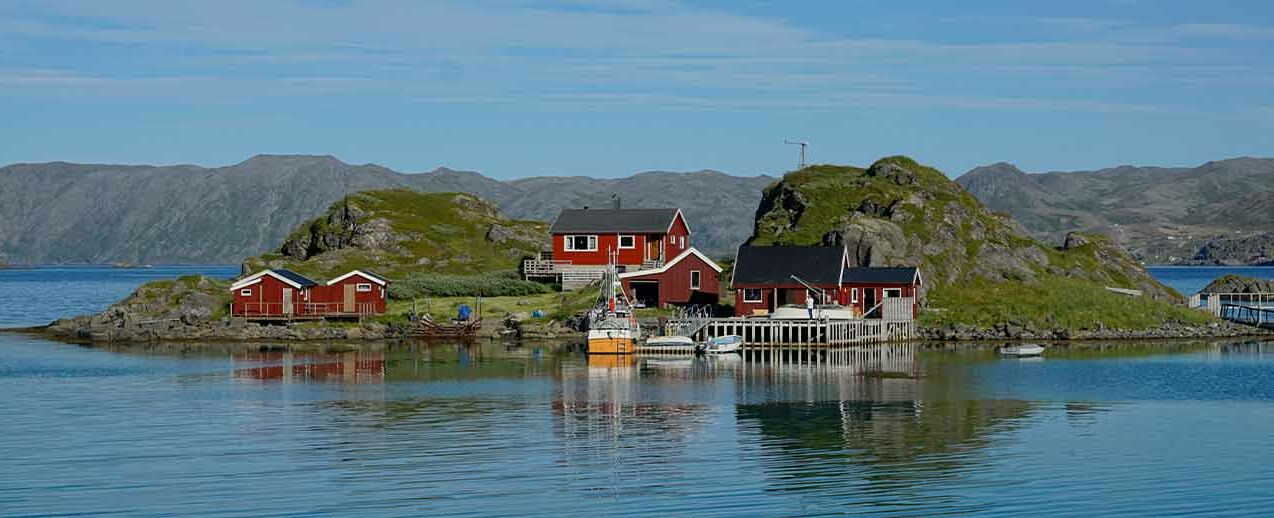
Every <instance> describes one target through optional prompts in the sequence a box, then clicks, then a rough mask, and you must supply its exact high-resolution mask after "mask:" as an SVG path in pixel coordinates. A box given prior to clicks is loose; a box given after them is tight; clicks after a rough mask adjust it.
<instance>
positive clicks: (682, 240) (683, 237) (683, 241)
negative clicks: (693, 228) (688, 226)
mask: <svg viewBox="0 0 1274 518" xmlns="http://www.w3.org/2000/svg"><path fill="white" fill-rule="evenodd" d="M685 247H686V236H681V246H679V247H678V248H685Z"/></svg>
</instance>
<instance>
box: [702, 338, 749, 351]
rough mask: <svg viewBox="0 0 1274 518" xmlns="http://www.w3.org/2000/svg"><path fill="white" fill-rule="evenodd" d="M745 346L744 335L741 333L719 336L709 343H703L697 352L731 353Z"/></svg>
mask: <svg viewBox="0 0 1274 518" xmlns="http://www.w3.org/2000/svg"><path fill="white" fill-rule="evenodd" d="M742 347H743V337H742V336H739V335H725V336H718V337H716V338H713V339H711V340H708V343H706V344H701V345H700V346H699V347H698V349H697V352H700V353H703V354H731V353H737V352H739V349H740V348H742Z"/></svg>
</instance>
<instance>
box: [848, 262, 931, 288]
mask: <svg viewBox="0 0 1274 518" xmlns="http://www.w3.org/2000/svg"><path fill="white" fill-rule="evenodd" d="M915 279H916V267H914V266H890V267H873V268H867V267H856V268H849V269H846V270H845V283H846V284H849V283H855V282H862V283H870V284H911V281H914V280H915Z"/></svg>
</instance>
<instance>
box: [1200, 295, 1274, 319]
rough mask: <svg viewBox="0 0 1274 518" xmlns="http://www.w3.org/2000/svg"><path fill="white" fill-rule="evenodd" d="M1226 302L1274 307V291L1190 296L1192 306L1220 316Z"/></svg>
mask: <svg viewBox="0 0 1274 518" xmlns="http://www.w3.org/2000/svg"><path fill="white" fill-rule="evenodd" d="M1226 304H1235V305H1246V306H1254V307H1261V308H1274V293H1195V294H1194V295H1191V296H1190V307H1192V308H1197V309H1202V310H1206V311H1208V312H1209V313H1212V314H1213V315H1216V316H1218V317H1219V316H1221V311H1222V307H1223V306H1225V305H1226Z"/></svg>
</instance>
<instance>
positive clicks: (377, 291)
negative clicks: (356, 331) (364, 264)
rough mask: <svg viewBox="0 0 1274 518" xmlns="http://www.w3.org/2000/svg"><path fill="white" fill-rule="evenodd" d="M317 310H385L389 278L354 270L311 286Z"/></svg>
mask: <svg viewBox="0 0 1274 518" xmlns="http://www.w3.org/2000/svg"><path fill="white" fill-rule="evenodd" d="M314 291H315V294H314V298H315V301H316V302H317V303H318V306H316V307H315V310H316V311H320V312H321V314H323V315H373V314H380V313H384V312H385V306H386V301H387V300H388V298H389V280H388V279H385V278H384V277H381V276H379V275H376V274H374V273H371V272H368V271H365V270H354V271H351V272H349V273H346V274H345V275H342V276H340V277H337V278H335V279H332V280H330V281H327V284H326V285H324V286H319V287H316V288H314Z"/></svg>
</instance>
